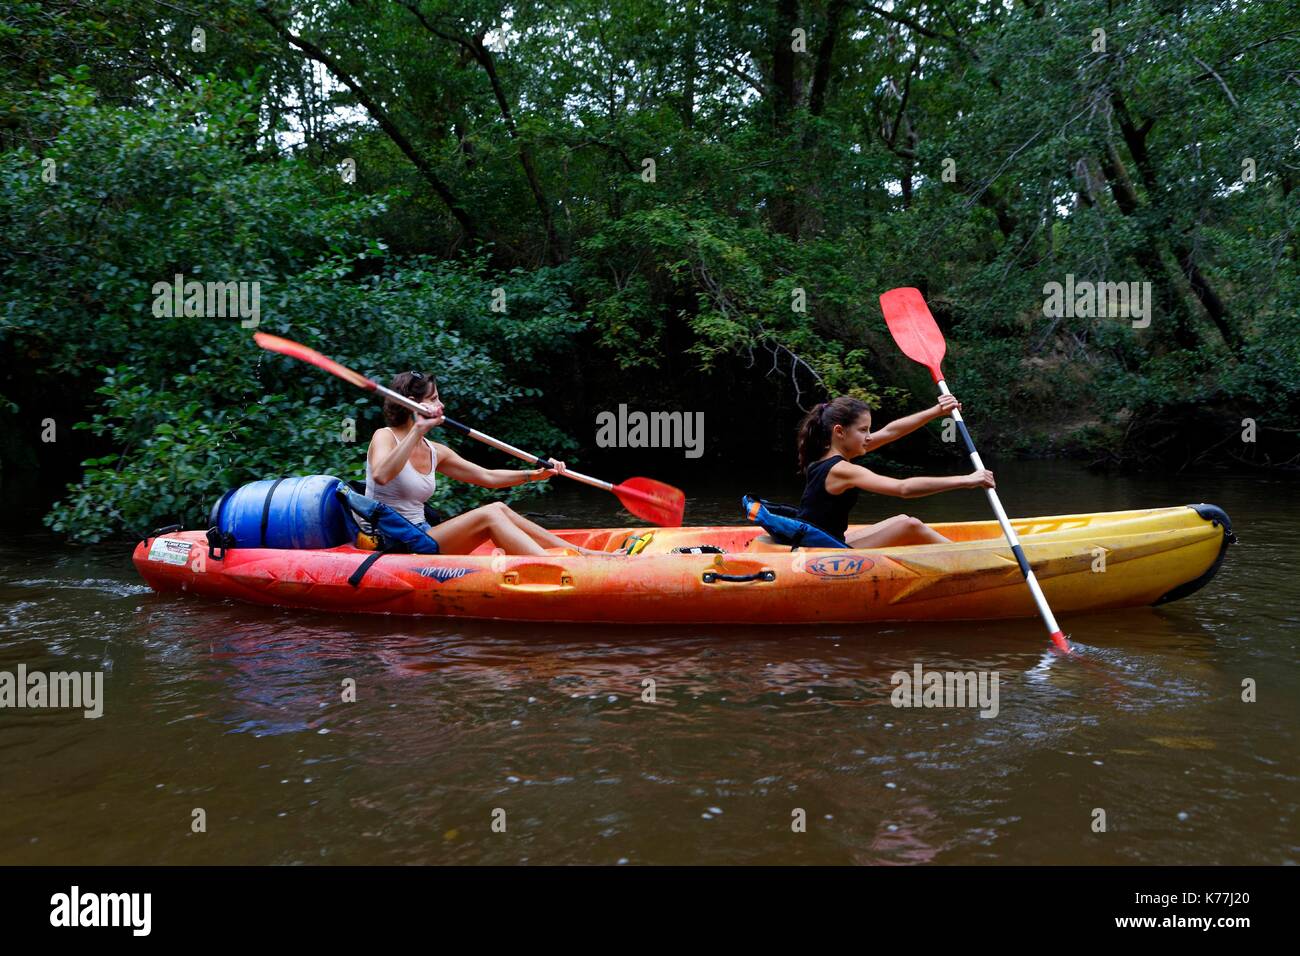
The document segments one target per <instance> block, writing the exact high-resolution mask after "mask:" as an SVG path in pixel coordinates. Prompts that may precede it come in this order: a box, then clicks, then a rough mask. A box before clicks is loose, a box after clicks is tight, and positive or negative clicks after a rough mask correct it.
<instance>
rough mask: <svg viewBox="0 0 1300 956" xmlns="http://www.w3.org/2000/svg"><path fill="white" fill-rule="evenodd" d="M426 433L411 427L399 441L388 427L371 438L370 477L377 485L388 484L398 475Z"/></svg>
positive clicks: (369, 453)
mask: <svg viewBox="0 0 1300 956" xmlns="http://www.w3.org/2000/svg"><path fill="white" fill-rule="evenodd" d="M423 437H424V433H423V432H420V431H417V430H416V429H414V428H412V429H410V430H409V431H408V432H407V433H406V435H405V436H404V437H403V438H402V440H401V441H400V442H399V441H398V440H397V439H396V438H394V437H393V433H392V432H390V431H389V430H388V429H387V428H381V429H379V431H377V432H375V436H374V437H373V438H371V439H370V450H369V451H368V452H367V455H368V457H369V460H370V477H371V478H373V479H374V481H375V484H377V485H386V484H388V483H389V482H390V481H392V480H393V479H394V478H396V477H397V475H398V472H400V471H401V470H402V469H403V468H404V467H406V463H407V462H408V461H410V458H411V452H413V451H415V449H416V446H418V445H419V444H420V439H422V438H423Z"/></svg>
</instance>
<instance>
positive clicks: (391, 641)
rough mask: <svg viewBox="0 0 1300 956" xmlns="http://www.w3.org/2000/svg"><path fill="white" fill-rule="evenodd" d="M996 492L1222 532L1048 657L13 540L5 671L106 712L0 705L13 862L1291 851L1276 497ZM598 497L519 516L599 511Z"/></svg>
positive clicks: (998, 644) (0, 593)
mask: <svg viewBox="0 0 1300 956" xmlns="http://www.w3.org/2000/svg"><path fill="white" fill-rule="evenodd" d="M999 484H1000V485H1002V486H1003V487H1004V488H1007V489H1008V491H1007V493H1006V498H1007V504H1008V507H1009V509H1011V510H1012V512H1013V513H1016V514H1029V513H1039V514H1047V513H1060V512H1068V511H1083V510H1097V509H1119V508H1129V507H1143V506H1149V505H1158V504H1168V503H1174V502H1180V501H1191V500H1198V501H1199V500H1209V501H1213V502H1215V503H1218V504H1220V505H1222V506H1224V507H1225V508H1226V509H1227V510H1228V512H1229V514H1230V515H1232V517H1233V519H1234V522H1235V524H1236V527H1237V530H1238V532H1239V533H1240V535H1241V537H1242V540H1243V544H1242V545H1241V546H1240V547H1238V548H1236V549H1234V551H1233V552H1232V553H1230V556H1229V559H1228V563H1227V565H1226V566H1225V569H1224V571H1223V572H1222V573H1221V574H1220V576H1219V577H1218V579H1217V580H1216V581H1215V582H1214V583H1213V584H1212V585H1211V586H1210V587H1209V588H1208V589H1207V590H1205V591H1202V592H1201V593H1200V594H1198V595H1196V596H1195V597H1193V598H1191V599H1189V600H1187V601H1183V602H1180V603H1177V604H1173V605H1169V606H1166V607H1162V608H1159V609H1142V610H1136V611H1124V612H1109V613H1104V614H1097V615H1089V616H1079V617H1074V618H1070V619H1067V620H1066V621H1065V622H1064V623H1065V627H1066V630H1067V631H1068V632H1069V633H1070V634H1071V638H1072V640H1073V641H1074V643H1075V645H1076V647H1078V648H1079V649H1080V651H1082V652H1083V653H1082V655H1081V659H1079V660H1075V659H1069V660H1066V659H1062V658H1060V657H1058V656H1056V655H1055V654H1053V653H1052V652H1050V651H1049V650H1048V649H1047V641H1046V638H1045V636H1044V635H1043V633H1042V629H1041V625H1039V624H1038V623H1037V622H1035V621H1017V622H981V623H961V624H933V625H910V624H909V625H884V626H876V627H865V626H862V627H851V626H833V627H821V628H818V627H792V628H770V629H758V628H734V627H733V628H728V627H719V626H703V625H692V626H680V627H672V628H665V627H657V628H653V629H645V628H619V627H610V626H597V625H589V626H580V627H579V626H567V625H566V626H558V625H536V624H501V623H473V622H451V623H449V622H445V621H438V620H416V619H404V618H388V617H381V618H371V617H353V618H342V617H337V616H334V617H332V616H327V615H320V614H307V613H300V612H289V611H281V610H274V609H260V608H252V607H245V606H241V605H235V604H223V603H211V602H203V601H199V600H192V599H183V598H181V599H177V598H170V597H167V598H163V597H158V596H155V595H153V594H152V593H151V592H149V591H148V590H147V589H146V588H144V587H143V586H142V585H140V584H139V583H138V581H137V579H136V578H135V576H134V573H133V571H132V569H131V567H130V563H129V548H122V547H120V546H117V547H96V548H93V549H74V548H66V547H61V546H58V545H54V544H52V543H51V542H50V540H49V539H46V538H43V537H40V536H29V537H27V538H19V539H17V540H11V541H10V543H9V544H7V545H6V546H5V549H4V550H3V551H0V622H3V624H2V625H0V670H10V671H12V670H14V669H15V668H16V666H17V664H18V663H20V662H21V663H25V664H26V665H27V666H28V668H29V669H45V670H67V669H72V668H75V669H78V670H87V669H90V670H103V671H104V672H105V692H106V698H107V700H106V704H105V716H104V717H103V718H102V719H100V720H98V721H89V720H83V719H81V718H80V717H75V716H72V715H71V714H70V713H69V712H66V711H48V710H44V711H41V710H21V711H18V710H6V711H0V806H3V807H4V808H5V812H4V814H3V815H0V862H4V863H49V862H58V863H109V862H122V863H155V862H156V863H253V862H266V863H317V862H326V863H367V862H385V863H406V862H416V863H518V862H538V863H542V862H545V863H578V862H596V863H616V862H620V861H626V862H629V863H689V862H695V861H700V862H709V863H729V862H742V863H778V862H794V863H889V864H901V863H918V862H936V863H977V862H1000V863H1067V862H1075V863H1098V864H1100V863H1119V862H1135V863H1255V862H1264V863H1278V862H1295V861H1296V860H1297V858H1300V839H1298V838H1297V824H1296V806H1295V803H1296V799H1295V798H1296V793H1297V788H1296V782H1297V762H1296V752H1297V748H1296V742H1295V727H1296V719H1295V718H1296V716H1297V707H1296V704H1295V701H1296V700H1297V698H1298V694H1300V678H1298V673H1297V667H1296V653H1295V651H1296V648H1295V638H1296V633H1297V628H1296V624H1297V612H1296V609H1295V604H1296V599H1297V597H1300V586H1297V584H1296V583H1295V581H1294V576H1293V575H1292V573H1291V571H1290V568H1291V567H1292V566H1293V560H1292V558H1291V555H1292V553H1293V552H1294V549H1295V547H1296V546H1297V543H1300V542H1298V541H1297V538H1298V537H1300V535H1298V534H1297V532H1296V530H1295V529H1296V524H1297V522H1296V518H1297V510H1300V509H1298V508H1297V505H1296V504H1295V500H1296V499H1295V496H1294V495H1288V494H1287V492H1288V491H1289V490H1290V489H1291V488H1292V486H1291V485H1289V484H1286V483H1285V482H1280V481H1278V480H1276V479H1269V480H1268V481H1261V480H1258V479H1240V478H1215V479H1210V480H1204V479H1198V480H1195V481H1193V480H1191V479H1180V480H1174V479H1154V480H1153V479H1144V480H1134V479H1102V478H1098V477H1093V476H1089V475H1087V474H1086V473H1083V472H1081V471H1078V470H1077V469H1074V468H1072V467H1071V466H1064V465H1052V464H1030V465H1023V466H1017V467H1015V468H1007V467H1004V468H1001V469H999ZM1012 488H1014V489H1015V491H1014V494H1013V493H1012V492H1011V491H1010V489H1012ZM593 497H595V496H594V495H588V494H587V493H585V492H583V491H576V492H573V493H569V494H565V495H555V496H552V497H550V498H548V499H545V500H544V502H543V504H542V506H541V507H540V508H539V510H543V511H545V512H548V513H549V514H551V515H553V516H554V517H553V518H552V519H551V522H552V523H554V524H569V525H580V526H581V525H596V524H602V523H616V522H618V521H619V520H620V519H619V518H618V517H617V513H616V512H615V511H613V510H612V509H609V508H608V507H607V505H606V503H605V502H603V501H598V500H597V501H593V500H592V499H593ZM692 500H693V502H694V503H695V506H694V510H693V511H692V513H691V515H690V517H691V519H692V520H694V521H695V522H697V523H712V522H714V521H722V522H727V523H734V521H735V520H736V519H735V518H733V517H732V514H731V509H732V508H733V507H734V504H733V503H732V501H731V496H730V495H717V496H713V497H709V496H707V495H699V494H696V495H693V498H692ZM699 501H705V502H707V504H706V505H704V506H700V505H699V504H698V502H699ZM979 501H980V499H977V498H976V497H975V496H973V495H972V496H969V497H965V498H963V497H961V496H947V497H946V498H941V499H932V500H930V501H926V502H908V510H909V512H910V513H915V514H918V515H920V516H922V517H926V518H931V519H935V520H938V519H941V518H957V517H981V516H982V514H981V512H980V511H979V510H978V509H979ZM868 507H869V505H868ZM864 514H870V512H864ZM917 662H920V663H921V664H922V665H923V666H924V667H925V668H926V669H929V670H989V671H997V672H998V674H999V691H1000V700H999V713H998V715H997V717H996V718H993V719H982V718H980V717H979V716H978V715H977V712H976V710H974V709H962V710H957V709H947V710H944V709H896V708H894V707H892V706H891V705H890V691H891V690H892V687H891V683H890V677H891V675H892V674H893V673H894V672H895V671H898V670H903V671H911V669H912V667H913V666H914V665H915V664H916V663H917ZM1247 678H1249V679H1253V680H1254V681H1256V682H1257V684H1258V687H1259V692H1258V693H1259V700H1258V703H1254V704H1246V703H1243V702H1242V701H1241V687H1242V681H1243V680H1244V679H1247ZM347 681H352V682H355V688H356V701H355V702H344V700H343V693H344V688H345V682H347ZM649 682H653V684H652V685H651V684H650V683H649ZM651 689H652V690H653V696H654V702H653V703H650V702H647V701H646V700H645V697H646V696H648V695H649V693H650V690H651ZM195 808H202V809H203V810H204V811H205V812H206V816H207V832H206V833H193V832H191V820H192V811H193V810H194V809H195ZM498 808H499V809H502V810H504V811H505V814H506V821H507V829H506V832H505V833H494V832H492V830H491V826H490V824H491V821H492V813H493V811H494V810H495V809H498ZM1098 808H1100V809H1104V810H1105V812H1106V818H1107V825H1108V826H1107V832H1106V833H1094V832H1093V831H1092V829H1091V824H1092V820H1093V813H1094V810H1095V809H1098ZM799 811H802V814H803V816H804V817H805V818H806V821H807V824H806V832H802V833H796V832H792V826H791V824H792V820H793V819H794V816H792V815H793V814H796V813H798V812H799Z"/></svg>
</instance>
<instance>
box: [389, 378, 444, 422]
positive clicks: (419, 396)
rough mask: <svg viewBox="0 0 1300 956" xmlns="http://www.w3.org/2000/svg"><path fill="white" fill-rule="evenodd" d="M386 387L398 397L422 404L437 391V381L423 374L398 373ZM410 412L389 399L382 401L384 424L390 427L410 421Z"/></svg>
mask: <svg viewBox="0 0 1300 956" xmlns="http://www.w3.org/2000/svg"><path fill="white" fill-rule="evenodd" d="M388 387H389V388H391V389H392V390H393V391H394V392H396V393H397V394H399V395H405V396H406V397H407V398H413V399H415V400H416V401H417V402H422V401H424V400H425V399H426V398H428V397H429V396H430V395H432V394H433V393H434V392H436V391H437V390H438V380H437V379H436V378H434V377H433V376H432V375H425V374H424V373H423V372H399V373H398V374H397V375H394V376H393V380H392V381H391V382H389V383H388ZM411 418H412V416H411V410H410V409H408V408H407V407H406V406H404V405H398V404H397V403H396V402H395V401H393V400H392V399H391V398H386V399H384V422H385V423H386V424H388V425H391V426H397V425H405V424H406V423H407V422H409V421H411Z"/></svg>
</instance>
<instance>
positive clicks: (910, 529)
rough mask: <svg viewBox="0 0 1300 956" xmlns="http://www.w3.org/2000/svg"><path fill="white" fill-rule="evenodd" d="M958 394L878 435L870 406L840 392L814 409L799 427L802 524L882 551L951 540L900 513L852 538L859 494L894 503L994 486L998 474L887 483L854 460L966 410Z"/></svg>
mask: <svg viewBox="0 0 1300 956" xmlns="http://www.w3.org/2000/svg"><path fill="white" fill-rule="evenodd" d="M960 408H961V403H960V402H958V401H957V399H956V398H954V397H953V396H952V395H941V396H939V404H937V405H935V406H934V407H933V408H928V409H926V410H925V411H923V412H917V413H916V414H915V415H908V416H907V417H906V418H900V419H898V420H897V421H893V422H890V423H889V424H888V425H886V426H885V427H884V428H882V429H880V431H878V432H875V433H874V434H873V433H872V431H871V407H870V406H869V405H868V404H867V403H866V402H864V401H861V400H860V399H856V398H851V397H850V396H848V395H841V396H840V397H839V398H837V399H835V400H834V401H831V402H822V403H821V404H820V405H818V406H816V407H815V408H813V410H812V411H810V412H809V413H808V414H807V415H805V416H804V419H803V421H802V422H801V423H800V424H799V469H800V471H802V472H803V474H804V477H805V478H806V480H807V482H808V483H807V485H806V486H805V487H804V492H803V499H802V500H801V501H800V503H799V519H800V520H801V521H806V522H808V523H809V524H811V525H816V526H817V527H818V528H821V530H823V531H825V532H826V533H827V534H829V535H831V537H833V538H836V539H837V540H839V541H842V542H844V543H845V544H847V545H848V546H849V547H850V548H884V547H890V546H892V545H904V544H931V543H938V542H941V541H947V540H949V539H948V538H946V537H944V536H943V535H941V534H940V533H939V532H937V531H935V530H934V529H933V528H931V527H929V526H928V525H927V524H926V523H925V522H923V521H921V520H920V519H918V518H913V517H910V516H909V515H894V517H892V518H887V519H885V520H884V521H880V522H877V523H876V524H873V525H870V526H869V527H867V528H866V529H864V530H863V531H861V532H859V533H858V534H855V535H854V536H853V539H852V540H846V539H845V537H844V534H845V532H846V531H847V530H848V527H849V512H850V511H851V510H852V509H853V506H854V504H856V503H857V500H858V492H859V491H870V492H874V493H875V494H878V495H891V496H893V497H895V498H921V497H924V496H925V495H933V494H937V493H938V492H941V491H955V490H956V489H958V488H992V487H993V486H994V483H993V472H991V471H989V470H987V469H982V470H979V471H973V472H971V473H970V474H969V475H953V476H951V477H943V478H902V479H900V478H889V477H887V476H885V475H878V474H876V473H875V472H874V471H870V470H868V469H866V468H864V467H862V466H861V465H855V464H853V461H852V459H854V458H858V457H860V456H862V455H865V454H866V453H867V452H869V451H875V450H876V449H877V448H881V447H883V446H885V445H888V444H889V443H890V442H892V441H897V440H898V439H899V438H902V437H903V436H904V435H910V434H911V433H912V432H914V431H916V430H917V429H918V428H920V427H921V426H922V425H924V424H925V423H926V422H930V421H933V420H934V419H936V418H942V417H943V416H945V415H948V414H949V413H951V412H952V410H953V409H960Z"/></svg>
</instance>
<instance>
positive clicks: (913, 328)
mask: <svg viewBox="0 0 1300 956" xmlns="http://www.w3.org/2000/svg"><path fill="white" fill-rule="evenodd" d="M880 310H881V311H882V312H884V313H885V322H886V324H887V325H888V326H889V332H890V334H891V335H893V337H894V341H895V342H897V343H898V347H899V348H900V349H902V350H903V354H904V355H906V356H907V357H908V358H910V359H911V360H912V361H914V362H919V363H920V364H922V365H924V366H925V367H926V368H928V369H929V370H930V374H931V375H932V376H934V380H935V382H936V383H937V384H938V386H939V391H940V392H942V393H943V394H944V395H950V394H951V392H949V391H948V385H947V383H946V382H944V380H943V370H942V368H941V365H942V363H943V356H944V353H945V352H946V351H947V350H948V345H947V343H946V342H945V341H944V338H943V333H942V332H940V331H939V326H938V325H936V324H935V321H934V316H932V315H931V314H930V309H929V307H928V306H927V305H926V304H925V299H923V298H922V297H921V293H920V292H919V291H918V290H916V289H890V290H889V291H888V292H886V293H885V294H884V295H882V296H881V297H880ZM952 417H953V420H954V421H955V422H956V423H957V430H958V431H959V432H961V438H962V441H964V442H965V443H966V450H967V451H968V452H969V453H970V460H971V464H972V465H974V466H975V467H976V468H977V469H981V470H982V469H983V468H984V463H983V462H982V461H981V460H980V456H979V452H977V451H976V450H975V443H974V442H973V441H971V437H970V432H968V431H967V430H966V422H965V421H964V420H963V419H962V417H961V412H960V411H959V410H957V409H953V412H952ZM985 492H986V493H987V494H988V496H989V504H991V505H992V506H993V514H994V515H996V516H997V519H998V524H1000V525H1001V526H1002V533H1003V534H1005V535H1006V536H1007V543H1008V544H1010V545H1011V553H1012V554H1014V555H1015V556H1016V562H1017V563H1018V564H1019V565H1020V573H1021V574H1022V575H1024V578H1025V583H1026V584H1027V585H1029V593H1030V594H1032V595H1033V596H1034V603H1035V604H1037V605H1038V613H1039V614H1040V615H1042V618H1043V623H1044V624H1046V625H1047V631H1048V633H1049V634H1051V636H1052V642H1053V643H1054V644H1055V645H1056V648H1057V650H1059V651H1060V652H1061V653H1062V654H1069V653H1070V644H1069V642H1068V641H1067V640H1066V639H1065V635H1064V634H1062V633H1061V628H1060V627H1059V626H1058V625H1057V623H1056V618H1055V617H1054V616H1053V615H1052V609H1051V608H1050V607H1048V606H1047V598H1046V597H1044V596H1043V589H1042V588H1041V587H1039V585H1038V579H1037V578H1036V577H1034V570H1033V568H1031V567H1030V566H1029V561H1028V560H1027V559H1026V558H1025V552H1024V549H1023V548H1021V547H1020V538H1019V537H1018V536H1017V535H1016V531H1015V529H1014V528H1012V527H1011V522H1010V520H1008V518H1007V513H1006V511H1004V510H1003V509H1002V502H1001V501H1000V500H998V493H997V492H996V491H994V490H993V489H992V488H986V489H985Z"/></svg>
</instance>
